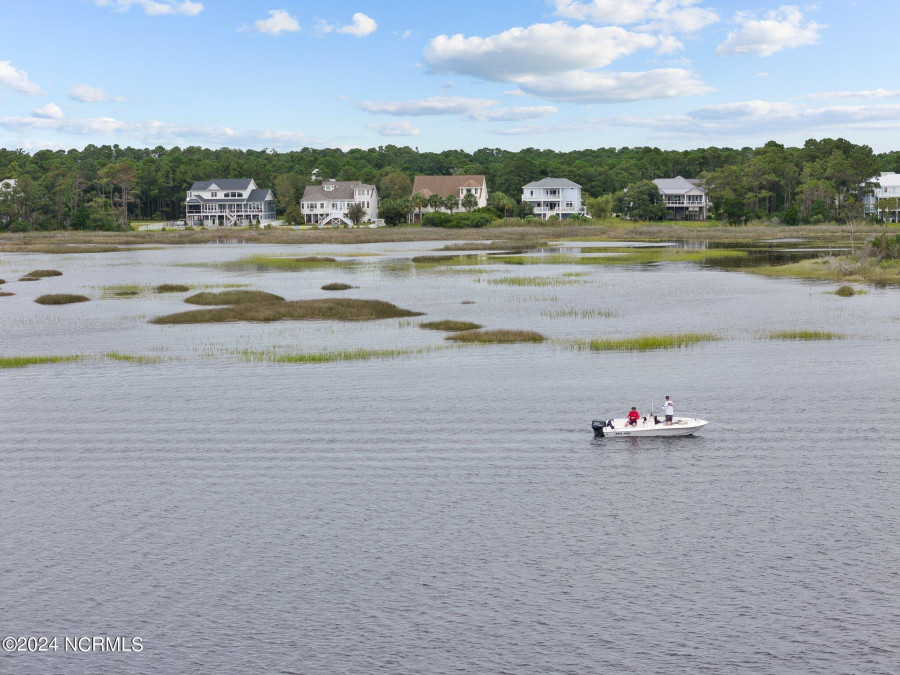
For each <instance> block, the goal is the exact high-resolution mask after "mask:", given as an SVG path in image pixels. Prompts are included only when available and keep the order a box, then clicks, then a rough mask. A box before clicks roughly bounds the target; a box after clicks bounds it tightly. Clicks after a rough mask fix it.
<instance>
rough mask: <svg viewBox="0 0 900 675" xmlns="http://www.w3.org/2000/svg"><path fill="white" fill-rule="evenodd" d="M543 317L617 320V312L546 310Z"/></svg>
mask: <svg viewBox="0 0 900 675" xmlns="http://www.w3.org/2000/svg"><path fill="white" fill-rule="evenodd" d="M541 316H543V317H546V318H548V319H563V318H566V319H600V318H603V319H615V318H616V317H617V316H619V315H618V313H617V312H611V311H609V310H608V309H576V308H575V307H569V308H567V309H544V310H541Z"/></svg>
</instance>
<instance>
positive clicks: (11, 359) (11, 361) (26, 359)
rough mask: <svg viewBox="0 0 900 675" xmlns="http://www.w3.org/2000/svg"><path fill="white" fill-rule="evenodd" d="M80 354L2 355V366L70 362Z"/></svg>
mask: <svg viewBox="0 0 900 675" xmlns="http://www.w3.org/2000/svg"><path fill="white" fill-rule="evenodd" d="M80 359H81V357H80V356H0V368H24V367H25V366H35V365H40V364H44V363H70V362H72V361H78V360H80Z"/></svg>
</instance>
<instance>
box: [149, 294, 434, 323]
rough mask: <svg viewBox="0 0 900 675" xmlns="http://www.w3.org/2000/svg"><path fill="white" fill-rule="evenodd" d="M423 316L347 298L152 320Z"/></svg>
mask: <svg viewBox="0 0 900 675" xmlns="http://www.w3.org/2000/svg"><path fill="white" fill-rule="evenodd" d="M421 315H422V312H413V311H410V310H408V309H402V308H400V307H397V306H396V305H392V304H391V303H389V302H382V301H381V300H351V299H349V298H339V299H323V300H292V301H285V302H266V303H248V304H244V305H234V306H231V307H219V308H216V309H195V310H191V311H189V312H179V313H178V314H169V315H167V316H160V317H157V318H155V319H152V320H151V321H150V323H155V324H190V323H222V322H226V321H265V322H268V321H283V320H293V321H305V320H311V319H321V320H324V321H375V320H378V319H396V318H400V317H407V316H421Z"/></svg>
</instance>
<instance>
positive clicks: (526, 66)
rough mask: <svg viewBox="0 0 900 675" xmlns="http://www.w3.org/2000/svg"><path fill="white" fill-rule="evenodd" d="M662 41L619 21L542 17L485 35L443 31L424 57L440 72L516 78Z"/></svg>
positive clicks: (595, 62)
mask: <svg viewBox="0 0 900 675" xmlns="http://www.w3.org/2000/svg"><path fill="white" fill-rule="evenodd" d="M659 44H660V39H659V38H658V37H655V36H653V35H647V34H646V33H634V32H631V31H627V30H625V29H624V28H619V27H616V26H606V27H603V28H598V27H596V26H578V27H577V28H573V27H572V26H569V25H568V24H566V23H563V22H557V23H552V24H548V23H539V24H534V25H532V26H529V27H528V28H510V29H509V30H507V31H504V32H502V33H499V34H497V35H491V36H489V37H485V38H482V37H469V38H467V37H465V36H463V35H452V36H450V35H439V36H438V37H436V38H434V39H433V40H432V41H431V42H430V43H428V46H427V47H426V48H425V61H426V62H427V63H428V65H429V67H430V68H431V70H433V71H435V72H452V73H459V74H461V75H470V76H473V77H477V78H481V79H484V80H491V81H516V78H517V77H521V76H526V75H527V76H532V75H541V74H551V73H558V72H564V71H569V70H579V69H583V68H599V67H602V66H606V65H609V64H610V63H612V62H613V61H614V60H616V59H618V58H620V57H622V56H627V55H629V54H633V53H634V52H636V51H637V50H639V49H652V48H653V47H657V46H659Z"/></svg>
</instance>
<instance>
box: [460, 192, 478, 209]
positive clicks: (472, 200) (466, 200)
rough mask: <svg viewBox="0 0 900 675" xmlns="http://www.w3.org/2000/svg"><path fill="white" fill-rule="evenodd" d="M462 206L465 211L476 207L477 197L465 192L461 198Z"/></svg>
mask: <svg viewBox="0 0 900 675" xmlns="http://www.w3.org/2000/svg"><path fill="white" fill-rule="evenodd" d="M462 205H463V208H464V209H465V210H466V211H471V210H472V209H474V208H476V207H477V206H478V197H476V196H475V195H473V194H472V193H471V192H467V193H466V194H465V196H464V197H463V198H462Z"/></svg>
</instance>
